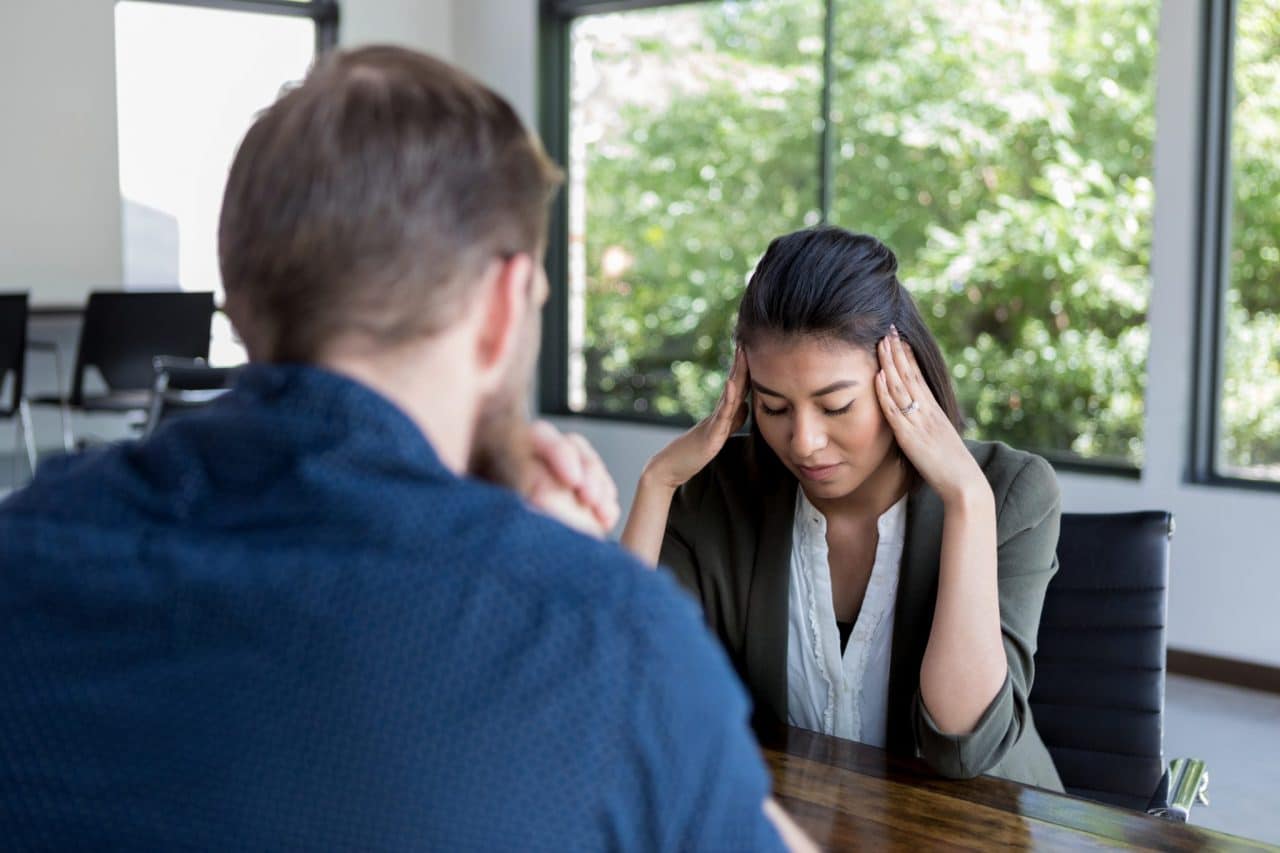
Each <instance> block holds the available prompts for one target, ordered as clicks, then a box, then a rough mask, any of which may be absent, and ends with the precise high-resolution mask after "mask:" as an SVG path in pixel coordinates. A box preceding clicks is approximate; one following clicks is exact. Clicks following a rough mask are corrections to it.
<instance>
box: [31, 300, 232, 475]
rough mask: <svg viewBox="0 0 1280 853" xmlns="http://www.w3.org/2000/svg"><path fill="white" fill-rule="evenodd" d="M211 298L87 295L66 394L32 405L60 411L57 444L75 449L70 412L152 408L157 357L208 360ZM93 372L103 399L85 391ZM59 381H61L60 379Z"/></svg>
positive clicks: (53, 396)
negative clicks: (100, 383) (103, 387)
mask: <svg viewBox="0 0 1280 853" xmlns="http://www.w3.org/2000/svg"><path fill="white" fill-rule="evenodd" d="M213 307H214V306H213V294H212V293H181V292H177V291H138V292H133V293H125V292H119V291H97V292H94V293H91V294H89V302H88V304H87V305H86V306H85V311H84V321H83V323H82V325H81V327H80V341H79V344H78V345H77V347H76V363H75V368H74V370H73V372H72V375H71V393H70V394H63V393H61V389H59V393H58V394H57V395H45V396H42V397H36V398H33V399H32V402H33V403H37V404H41V405H56V406H59V407H60V409H61V412H62V442H63V445H64V446H65V448H66V449H67V451H68V452H70V451H71V450H73V449H74V447H75V437H74V436H73V435H72V432H71V412H72V411H73V410H75V411H81V412H116V413H122V414H127V413H131V412H132V413H138V414H143V415H145V414H146V413H147V412H148V411H149V410H150V407H151V388H152V384H153V382H154V380H155V372H154V368H153V366H152V359H154V358H155V357H156V356H157V355H169V356H176V357H181V358H201V359H206V358H208V357H209V335H210V331H211V327H212V325H213ZM89 368H95V369H97V371H98V372H99V373H100V374H101V375H102V379H103V382H105V383H106V386H107V391H106V392H105V393H99V394H90V393H86V391H85V377H86V375H87V373H88V371H89ZM59 381H61V379H59Z"/></svg>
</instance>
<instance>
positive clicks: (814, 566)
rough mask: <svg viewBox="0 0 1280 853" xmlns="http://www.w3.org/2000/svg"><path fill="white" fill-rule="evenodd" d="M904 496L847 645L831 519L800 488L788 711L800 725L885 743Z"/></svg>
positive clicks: (882, 540) (884, 520) (883, 526)
mask: <svg viewBox="0 0 1280 853" xmlns="http://www.w3.org/2000/svg"><path fill="white" fill-rule="evenodd" d="M906 515H907V499H906V498H905V497H903V498H902V499H900V500H899V501H898V502H897V503H895V504H894V505H893V506H892V507H890V508H889V509H888V510H886V511H885V513H884V514H883V515H881V516H880V518H879V519H877V521H876V530H877V531H878V533H879V540H878V542H877V543H876V553H875V559H874V562H873V564H872V568H871V577H870V579H869V580H868V582H867V591H866V594H865V596H864V597H863V599H862V609H861V610H859V611H858V616H857V619H856V620H855V621H854V624H853V631H852V633H851V634H850V635H849V641H848V644H847V645H845V646H844V648H843V651H842V650H841V642H840V630H839V627H838V626H837V624H836V617H835V608H834V606H833V603H832V597H831V565H830V562H829V560H828V553H827V519H826V517H825V516H823V514H822V513H821V512H819V511H818V509H817V507H815V506H814V505H813V504H812V503H810V502H809V499H808V498H807V497H806V496H805V493H804V489H796V512H795V519H794V521H793V522H792V531H791V572H790V576H791V580H790V589H789V593H788V604H787V714H788V717H789V719H788V722H790V723H791V725H793V726H800V727H801V728H806V729H810V730H811V731H817V732H822V733H824V734H829V735H835V736H836V737H842V738H847V739H849V740H856V741H861V742H862V743H867V744H871V745H872V746H878V747H883V746H884V745H885V742H886V732H887V727H888V719H889V662H890V659H891V657H892V651H893V613H894V605H895V604H896V603H897V600H898V570H899V565H900V564H901V562H902V549H903V545H904V543H905V536H906Z"/></svg>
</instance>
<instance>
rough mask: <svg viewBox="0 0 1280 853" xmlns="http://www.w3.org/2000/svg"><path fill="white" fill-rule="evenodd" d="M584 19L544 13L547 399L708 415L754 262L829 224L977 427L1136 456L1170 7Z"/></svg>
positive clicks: (833, 5)
mask: <svg viewBox="0 0 1280 853" xmlns="http://www.w3.org/2000/svg"><path fill="white" fill-rule="evenodd" d="M591 5H592V4H591V3H586V2H584V3H574V2H564V0H562V1H561V2H559V3H555V4H548V6H547V8H548V9H550V10H551V11H550V12H549V15H550V16H551V19H552V23H553V24H555V23H557V22H558V27H555V26H553V27H552V30H553V32H555V33H559V38H560V41H559V42H558V43H557V41H556V40H555V39H554V38H553V39H552V40H551V41H550V42H549V45H548V47H549V51H550V52H555V51H559V52H561V54H562V55H563V57H564V60H563V62H564V67H563V68H557V67H556V66H555V57H554V56H553V57H551V58H550V59H549V60H548V63H549V65H548V67H549V72H550V73H551V74H552V75H553V77H552V78H551V79H552V81H553V82H552V83H551V85H552V86H553V88H552V90H551V91H552V92H553V93H554V92H555V91H556V89H555V88H554V87H555V85H556V83H555V82H554V81H555V79H556V78H555V77H554V75H555V74H557V73H558V74H559V75H560V76H559V78H558V79H559V84H560V85H561V86H562V87H563V92H565V93H568V96H567V97H564V98H562V100H563V101H564V104H563V115H559V114H556V112H555V110H551V114H550V116H549V119H550V120H551V121H552V123H551V124H550V125H549V127H548V133H547V138H548V141H549V144H550V145H551V146H552V148H553V153H555V154H557V155H559V156H560V157H561V159H562V160H563V161H565V162H566V163H567V165H568V171H569V192H568V194H567V195H568V203H567V213H566V216H565V221H566V222H567V229H566V234H565V235H564V236H563V237H562V238H561V239H564V240H565V244H566V246H567V252H566V254H565V256H564V257H563V258H562V259H558V258H557V256H556V253H555V252H554V251H553V252H552V253H551V254H550V256H549V266H550V267H551V273H552V276H553V280H556V279H562V280H563V281H564V282H565V284H564V287H563V289H562V291H561V294H560V295H561V297H562V300H563V301H562V302H561V303H560V304H559V305H557V306H555V309H556V310H555V311H553V312H552V314H551V316H550V317H549V323H548V329H549V330H555V329H556V328H557V325H556V324H557V323H560V322H563V323H564V324H565V328H564V338H565V340H566V344H565V345H564V347H563V348H562V349H561V350H560V351H557V350H556V347H555V346H554V341H553V346H552V347H551V348H550V349H549V351H548V352H547V355H548V356H549V357H548V358H547V359H546V363H547V365H548V366H547V368H546V372H545V373H544V376H543V386H544V399H543V405H544V407H545V408H548V409H550V410H552V411H570V412H579V413H586V414H604V415H611V416H628V417H637V416H639V417H653V416H661V417H669V418H676V419H684V420H688V419H691V418H697V417H701V416H703V415H705V414H706V413H707V412H708V411H710V408H711V406H712V405H713V404H714V401H715V399H716V396H717V394H718V392H719V388H720V383H721V377H722V375H723V369H724V367H725V366H726V364H727V360H728V357H729V354H730V346H731V343H730V336H731V333H732V328H733V318H734V311H735V309H736V305H737V301H738V297H739V296H740V294H741V292H742V288H743V286H744V283H745V280H746V277H747V276H748V275H749V274H750V272H751V269H752V266H753V265H754V263H755V262H756V260H757V259H758V258H759V256H760V255H761V254H762V253H763V251H764V249H765V247H766V245H767V244H768V241H769V240H770V239H771V238H772V237H774V236H777V235H779V234H781V233H784V232H786V231H789V230H792V229H795V228H800V227H804V226H805V225H810V224H814V223H816V222H819V221H827V222H831V223H833V224H837V225H841V226H843V227H846V228H850V229H853V230H861V231H867V232H870V233H873V234H875V235H876V236H878V237H880V238H881V239H883V240H885V242H886V243H888V244H889V246H890V247H891V248H893V249H894V250H895V252H896V253H897V254H898V257H899V260H900V262H901V275H902V278H903V280H904V282H905V283H906V284H907V286H908V287H909V288H910V289H911V290H912V292H913V293H914V294H915V296H916V298H917V300H918V301H919V302H920V305H921V308H922V310H923V311H924V312H925V314H926V316H927V317H928V318H929V319H930V320H931V323H932V327H933V329H934V332H935V333H936V335H937V337H938V339H939V342H940V343H941V345H942V347H943V350H944V352H945V354H946V355H947V358H948V361H949V363H950V365H951V368H952V370H953V372H954V377H955V380H956V384H957V388H958V390H959V393H960V397H961V401H962V404H963V406H964V408H965V411H966V414H967V416H968V418H969V420H970V423H971V427H972V430H971V431H972V432H973V433H974V434H975V435H977V436H980V437H983V438H993V439H1003V440H1006V441H1009V442H1010V443H1014V444H1016V445H1019V446H1022V447H1027V448H1033V449H1037V450H1041V451H1044V452H1048V453H1050V454H1051V455H1054V456H1056V457H1057V458H1059V459H1063V458H1066V459H1070V460H1089V461H1092V462H1102V463H1105V464H1112V465H1119V466H1124V467H1130V468H1131V467H1134V466H1137V465H1140V464H1141V460H1142V420H1143V397H1144V390H1145V367H1146V353H1147V325H1146V307H1147V299H1148V291H1149V274H1148V270H1149V260H1150V246H1151V212H1152V181H1151V173H1152V147H1153V145H1152V143H1153V139H1154V133H1155V129H1154V123H1155V122H1154V89H1155V85H1154V83H1155V51H1156V46H1155V31H1156V18H1157V13H1158V6H1159V4H1158V2H1157V0H1022V2H1017V3H1011V2H1003V0H989V2H976V3H975V2H972V0H965V2H958V0H903V2H898V3H882V2H879V1H878V0H827V2H822V0H756V2H727V0H718V2H701V3H689V4H682V5H674V6H662V7H659V8H644V9H639V8H637V9H634V10H630V11H620V12H608V13H600V14H591V13H590V7H591ZM619 5H625V4H618V3H611V4H609V6H610V8H616V7H617V6H619ZM636 5H637V6H639V5H642V4H639V3H638V4H636ZM643 5H645V6H653V4H652V3H644V4H643ZM566 10H567V11H566ZM554 99H555V95H554V94H552V100H553V101H554ZM557 141H559V142H563V150H556V149H557V147H558V146H557ZM554 240H555V238H554V237H553V241H554ZM553 249H554V245H553ZM558 263H560V264H562V265H563V267H564V269H557V264H558ZM557 312H558V313H557ZM1031 389H1034V393H1029V392H1030V391H1031Z"/></svg>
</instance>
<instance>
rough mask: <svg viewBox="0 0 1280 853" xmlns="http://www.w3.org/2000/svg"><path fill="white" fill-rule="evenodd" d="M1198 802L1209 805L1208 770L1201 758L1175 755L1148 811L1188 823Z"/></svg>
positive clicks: (1151, 813) (1158, 815)
mask: <svg viewBox="0 0 1280 853" xmlns="http://www.w3.org/2000/svg"><path fill="white" fill-rule="evenodd" d="M1196 803H1201V804H1203V805H1206V806H1207V805H1209V769H1208V767H1206V766H1205V763H1204V762H1203V761H1201V760H1200V759H1198V758H1175V759H1174V760H1173V761H1170V762H1169V769H1168V770H1166V771H1165V774H1164V776H1163V777H1162V778H1161V779H1160V784H1159V785H1158V786H1157V787H1156V792H1155V794H1154V795H1152V797H1151V802H1149V803H1148V804H1147V814H1149V815H1155V816H1156V817H1162V818H1165V819H1166V820H1173V821H1177V822H1178V823H1186V822H1187V818H1189V817H1190V816H1191V808H1192V806H1194V805H1195V804H1196Z"/></svg>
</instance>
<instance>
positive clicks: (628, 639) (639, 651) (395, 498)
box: [0, 366, 780, 850]
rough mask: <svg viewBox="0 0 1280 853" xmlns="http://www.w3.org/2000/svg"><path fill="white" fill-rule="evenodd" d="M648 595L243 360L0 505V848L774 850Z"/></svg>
mask: <svg viewBox="0 0 1280 853" xmlns="http://www.w3.org/2000/svg"><path fill="white" fill-rule="evenodd" d="M747 714H748V707H747V701H746V698H745V694H744V691H743V690H742V689H741V688H740V687H739V686H738V684H737V682H736V681H735V679H734V676H733V675H732V671H731V669H730V667H729V665H728V663H727V661H726V660H725V658H724V656H723V654H722V653H721V652H720V650H719V649H718V647H716V646H715V644H714V641H713V640H712V639H711V638H710V636H709V635H708V634H707V633H706V631H705V629H704V628H703V626H702V624H701V621H700V618H699V616H698V615H697V612H696V608H695V607H694V605H693V603H692V602H691V601H689V600H687V599H686V598H685V597H684V596H683V594H682V593H680V592H679V591H677V589H676V588H675V586H674V584H673V582H672V581H670V580H669V579H668V578H667V577H666V575H665V573H658V572H652V571H647V570H645V569H644V568H643V567H641V566H640V565H639V564H638V563H636V562H635V561H633V560H631V559H630V558H629V557H627V556H626V555H624V553H623V552H622V551H620V550H619V549H618V548H616V547H615V546H612V545H608V544H604V543H600V542H595V541H593V540H590V539H588V538H586V537H583V536H580V535H578V534H576V533H573V532H571V531H569V530H568V529H567V528H565V527H563V526H561V525H559V524H557V523H555V522H553V521H551V520H549V519H546V518H544V517H542V516H540V515H537V514H536V513H533V512H530V511H528V510H527V509H526V508H525V507H524V506H523V504H522V503H521V502H520V500H519V499H518V498H517V497H516V496H514V495H513V494H511V493H509V492H507V491H505V490H502V489H498V488H495V487H491V486H488V485H484V484H481V483H478V482H475V481H472V480H468V479H461V478H458V477H456V476H454V475H453V474H452V473H450V472H449V471H448V470H447V469H446V468H445V467H444V466H443V464H442V463H441V462H440V460H439V459H438V457H437V456H436V455H435V453H434V452H433V450H432V449H431V447H430V445H429V444H428V442H427V441H426V440H425V438H424V437H423V435H422V433H421V431H420V430H418V429H417V427H416V426H415V425H414V424H413V423H412V422H411V421H410V420H409V419H408V418H407V417H406V416H405V415H404V414H403V413H402V412H401V411H400V410H398V409H397V408H395V407H394V406H393V405H391V404H390V403H389V402H388V401H386V400H385V399H384V398H382V397H380V396H379V395H377V394H375V393H374V392H372V391H371V390H369V389H367V388H365V387H364V386H361V385H359V384H357V383H355V382H352V381H350V380H347V379H345V378H341V377H339V376H336V375H333V374H331V373H326V372H324V371H321V370H318V369H314V368H306V367H279V366H253V367H251V368H249V369H248V370H247V371H246V372H245V374H244V376H243V377H242V379H241V381H240V383H239V385H238V386H237V388H236V389H235V390H234V391H233V392H232V393H230V394H228V395H226V396H225V397H224V398H222V400H220V401H219V402H218V403H216V404H215V405H213V406H212V407H210V408H209V409H207V410H205V411H203V412H200V413H197V414H192V415H189V416H187V417H185V418H182V419H179V420H176V421H174V422H172V423H171V424H170V425H168V426H166V427H165V428H163V429H161V430H160V431H159V432H157V433H156V435H155V436H153V437H152V438H151V439H150V440H148V441H145V442H141V443H129V444H123V445H117V446H113V447H109V448H105V449H102V450H98V451H96V452H91V453H87V454H82V455H80V456H76V457H68V458H65V459H58V460H50V461H49V462H48V463H47V464H46V465H44V466H43V467H42V468H41V471H40V473H39V475H38V476H37V477H36V479H35V481H34V482H33V483H32V484H31V486H29V487H28V488H27V489H25V490H24V491H22V492H19V493H16V494H15V495H13V496H11V497H10V498H9V499H8V500H7V501H5V502H4V503H3V504H0V839H3V846H4V847H5V849H24V848H61V849H70V848H84V847H86V846H92V847H94V848H96V849H103V848H116V849H128V850H155V849H161V850H181V849H193V848H202V849H286V848H294V849H433V850H496V849H520V850H586V849H633V850H669V849H724V850H748V849H776V848H778V847H780V842H779V840H778V838H777V836H776V835H775V833H774V831H773V829H772V826H771V825H770V824H769V823H768V822H767V820H766V818H765V817H764V816H763V814H762V812H761V803H762V801H763V800H764V798H765V797H766V796H767V791H768V779H767V776H766V773H765V770H764V768H763V765H762V762H761V760H760V756H759V753H758V751H757V750H756V748H755V745H754V742H753V740H752V738H751V735H750V732H749V729H748V727H747V722H746V720H747Z"/></svg>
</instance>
